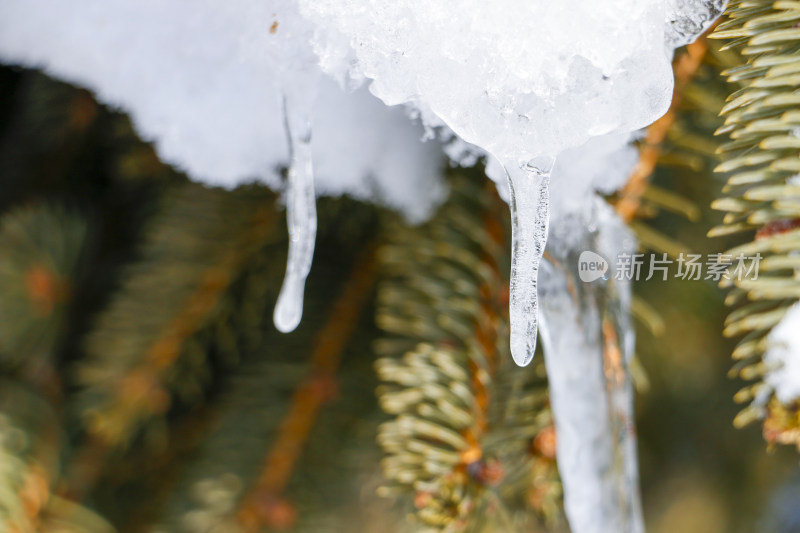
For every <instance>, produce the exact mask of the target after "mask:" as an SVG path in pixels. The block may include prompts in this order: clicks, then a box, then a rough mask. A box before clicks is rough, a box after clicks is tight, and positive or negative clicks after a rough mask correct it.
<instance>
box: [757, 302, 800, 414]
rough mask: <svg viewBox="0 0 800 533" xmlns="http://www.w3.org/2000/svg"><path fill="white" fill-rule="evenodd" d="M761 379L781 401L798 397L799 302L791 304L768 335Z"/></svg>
mask: <svg viewBox="0 0 800 533" xmlns="http://www.w3.org/2000/svg"><path fill="white" fill-rule="evenodd" d="M767 343H768V348H767V351H766V353H765V354H764V363H765V364H766V365H767V367H768V369H769V371H768V372H767V374H766V376H765V377H764V381H766V383H767V384H768V385H770V386H771V387H772V388H773V389H774V390H775V396H776V397H777V398H778V400H780V401H781V402H783V403H785V404H790V403H792V402H794V401H796V400H798V399H800V303H796V304H794V305H793V306H792V307H791V309H789V311H788V312H787V313H786V315H785V316H784V317H783V319H781V321H780V322H779V323H778V325H777V326H775V327H774V328H772V331H771V332H770V333H769V336H768V337H767Z"/></svg>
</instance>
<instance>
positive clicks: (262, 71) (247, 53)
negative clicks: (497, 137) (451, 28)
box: [0, 0, 445, 221]
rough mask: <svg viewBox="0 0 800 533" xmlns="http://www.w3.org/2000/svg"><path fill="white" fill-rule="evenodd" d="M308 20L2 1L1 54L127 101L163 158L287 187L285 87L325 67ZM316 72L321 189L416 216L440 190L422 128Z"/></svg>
mask: <svg viewBox="0 0 800 533" xmlns="http://www.w3.org/2000/svg"><path fill="white" fill-rule="evenodd" d="M275 23H277V26H275V31H274V33H272V32H271V31H270V29H271V28H272V27H273V24H275ZM309 31H310V29H309V25H308V24H305V23H304V21H303V20H302V19H301V18H300V17H299V16H298V15H297V8H296V5H295V4H294V2H290V1H286V0H281V1H276V0H270V1H269V2H262V1H258V0H227V1H225V2H217V1H212V0H169V1H168V2H164V1H162V0H2V1H0V61H2V62H5V63H11V64H21V65H25V66H31V67H39V68H42V69H44V70H45V71H46V72H47V73H48V74H50V75H53V76H56V77H58V78H61V79H64V80H66V81H69V82H72V83H76V84H78V85H82V86H84V87H87V88H89V89H91V90H93V91H94V92H95V93H96V95H97V97H98V99H100V100H101V101H102V102H104V103H107V104H110V105H112V106H118V107H121V108H123V109H124V110H125V111H128V112H130V113H131V116H132V118H133V122H134V125H135V126H136V128H137V130H138V131H139V133H140V134H141V135H142V136H143V137H144V138H145V139H148V140H151V141H153V142H154V143H155V146H156V149H157V151H158V153H159V155H160V156H161V158H162V159H164V160H165V161H167V162H169V163H172V164H174V165H176V166H177V167H179V168H181V169H183V170H185V171H186V172H187V173H188V174H189V175H190V176H191V177H192V178H193V179H195V180H199V181H203V182H205V183H208V184H211V185H222V186H226V187H233V186H235V185H237V184H239V183H242V182H247V181H253V180H259V181H262V182H264V183H266V184H267V185H269V186H271V187H273V188H280V187H282V184H281V177H280V172H279V170H280V168H281V167H285V166H287V165H288V164H289V147H288V144H287V139H286V132H285V129H284V120H283V113H282V97H283V92H284V91H283V85H284V84H286V83H295V81H296V80H298V79H299V80H300V81H303V76H311V77H314V76H315V74H316V75H318V74H319V73H320V71H319V69H318V68H317V67H316V66H315V64H314V61H315V60H314V56H313V55H312V52H311V48H310V44H309V43H308V42H307V39H308V37H307V35H308V33H307V32H309ZM309 62H310V63H309ZM298 67H302V68H300V69H299V70H300V72H299V73H295V72H293V70H292V69H294V68H298ZM304 69H308V70H304ZM315 69H316V71H317V73H315V72H314V70H315ZM292 73H294V75H295V77H294V78H292ZM317 79H318V82H317V87H316V93H317V96H316V105H315V106H314V112H313V115H312V129H313V132H314V133H313V139H312V151H313V159H314V168H315V172H316V175H315V181H316V189H317V192H318V194H323V195H340V194H349V195H352V196H354V197H356V198H361V199H372V200H374V201H377V202H379V203H383V204H385V205H388V206H390V207H392V208H395V209H398V210H400V211H402V212H403V213H405V214H406V215H407V216H408V217H409V218H410V219H412V220H416V221H418V220H421V219H423V218H425V217H426V216H427V215H428V213H429V212H430V209H431V207H433V206H434V205H436V204H437V203H438V202H439V201H440V200H441V199H442V197H443V196H444V193H445V189H444V187H443V186H442V183H441V178H440V174H441V172H440V169H441V165H442V162H443V159H442V153H441V147H440V146H439V144H438V143H436V142H427V143H422V142H420V138H421V137H422V136H423V134H424V131H423V129H422V127H420V126H419V124H417V123H414V122H412V121H410V120H408V117H407V112H406V111H405V110H404V109H403V108H401V107H387V106H385V105H384V104H382V103H381V102H380V100H378V99H377V98H375V97H374V96H372V95H371V94H369V92H368V91H367V90H366V88H363V89H359V90H356V91H345V90H343V89H341V88H340V87H339V86H338V85H337V84H336V82H334V81H333V80H331V79H329V78H328V77H327V76H321V77H317ZM287 80H289V81H288V82H287ZM295 90H296V85H292V92H294V91H295Z"/></svg>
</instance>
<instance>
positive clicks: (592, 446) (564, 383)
mask: <svg viewBox="0 0 800 533" xmlns="http://www.w3.org/2000/svg"><path fill="white" fill-rule="evenodd" d="M586 211H589V212H582V213H578V214H573V215H572V216H568V217H563V218H561V219H559V221H558V223H557V225H554V231H553V234H552V235H551V237H550V246H549V247H548V260H547V261H545V262H544V263H543V266H542V269H541V274H540V290H541V295H542V306H541V313H542V317H541V326H542V328H541V334H542V344H543V346H544V351H545V364H546V367H547V376H548V382H549V385H550V401H551V405H552V408H553V414H554V418H555V423H556V434H557V435H558V439H557V443H556V452H557V458H558V468H559V472H560V474H561V479H562V482H563V484H564V498H565V500H564V507H565V510H566V513H567V518H568V520H569V524H570V529H571V531H572V532H573V533H642V532H643V531H644V525H643V522H642V516H641V503H640V497H639V488H638V466H637V462H636V436H635V430H634V425H633V424H634V420H633V390H632V386H631V382H630V379H629V373H628V371H627V364H628V360H629V357H630V355H631V350H632V346H633V333H632V329H631V326H630V319H629V311H630V309H629V307H630V286H629V284H627V282H624V281H619V280H615V279H613V277H612V278H611V279H609V280H607V281H605V280H601V279H598V280H596V281H592V282H589V283H584V282H582V281H581V280H580V279H579V277H578V275H577V266H578V257H579V255H580V253H581V252H582V251H584V250H591V251H594V252H599V253H600V254H601V255H603V256H604V257H605V258H607V259H611V258H612V257H615V256H616V255H617V254H618V253H619V252H620V251H621V250H620V247H625V246H628V245H629V244H631V243H632V242H633V238H632V237H631V235H630V233H629V231H628V230H627V228H625V226H624V224H622V222H621V221H619V219H618V218H616V216H615V215H614V213H613V212H611V209H610V208H609V207H608V206H607V205H606V204H604V203H602V201H598V202H597V203H596V204H595V205H594V208H593V209H587V210H586ZM589 228H592V229H589ZM612 276H613V274H612Z"/></svg>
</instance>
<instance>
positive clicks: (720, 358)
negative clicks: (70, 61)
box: [0, 41, 800, 533]
mask: <svg viewBox="0 0 800 533" xmlns="http://www.w3.org/2000/svg"><path fill="white" fill-rule="evenodd" d="M705 43H706V42H705V41H703V49H702V50H699V51H698V50H697V49H694V50H690V51H689V52H686V51H682V52H680V53H679V55H678V58H677V59H676V75H677V78H678V92H677V95H678V96H677V97H676V100H675V102H674V105H673V108H672V110H671V112H670V114H669V116H668V118H667V119H665V120H664V121H659V123H656V125H654V126H653V127H651V129H650V130H649V131H648V134H647V135H646V136H645V137H644V138H643V140H642V141H641V145H642V161H641V162H640V167H638V168H637V171H636V172H635V174H636V175H635V176H633V177H632V180H631V183H630V184H629V187H627V188H626V190H624V191H623V192H622V193H620V194H618V195H616V196H615V197H614V198H611V199H610V201H612V202H613V203H615V205H616V206H617V208H618V210H619V211H620V213H621V214H623V216H625V217H626V218H627V219H629V221H630V222H631V224H632V226H633V227H634V229H635V230H636V231H637V234H638V235H639V237H640V239H641V240H642V242H643V245H644V247H645V248H648V249H651V250H654V251H657V252H661V251H664V252H668V253H670V254H673V255H675V254H677V253H679V252H680V251H683V250H691V251H693V252H695V253H703V254H707V253H713V252H720V251H722V250H724V249H726V248H729V247H731V246H733V245H734V244H737V243H738V242H741V238H738V237H736V236H727V237H725V238H722V239H715V240H710V239H708V238H707V237H706V232H707V231H708V229H709V228H711V227H712V226H714V225H715V224H718V223H719V221H720V219H721V216H720V215H719V214H717V213H715V212H714V211H712V210H711V209H710V208H708V207H707V206H709V205H710V203H711V201H712V200H713V199H714V198H716V197H717V196H719V191H720V189H721V186H722V182H721V181H720V179H719V178H718V177H715V176H714V175H713V173H712V170H713V168H714V167H715V166H716V165H717V164H718V162H719V161H718V156H717V155H716V147H717V145H718V142H717V140H715V139H714V138H713V132H714V131H715V130H716V129H717V128H718V127H719V125H720V124H721V119H720V118H719V117H718V112H719V110H720V109H721V108H722V106H723V105H724V102H725V98H726V97H727V95H728V93H729V92H730V90H729V88H728V87H726V85H725V83H724V80H723V79H722V78H721V76H720V72H721V71H722V70H723V69H724V68H727V67H729V66H730V62H731V61H736V58H735V57H731V56H730V55H728V56H726V55H725V52H722V51H720V49H719V46H718V45H713V44H712V45H711V48H710V49H709V50H706V48H705V46H706V44H705ZM693 54H694V55H693ZM682 62H683V63H682ZM680 65H683V66H682V67H680V68H679V66H680ZM681 69H683V70H681ZM448 180H449V183H450V187H451V196H450V199H449V200H448V201H447V202H446V203H445V204H444V205H443V206H442V207H441V208H440V209H439V211H438V212H437V213H436V214H435V215H434V218H433V219H432V220H431V221H430V222H429V223H426V224H423V225H422V226H418V227H409V226H408V225H406V224H405V223H404V222H403V221H402V220H400V219H399V218H398V217H397V216H396V215H394V214H392V213H388V212H385V211H383V210H381V209H380V208H376V207H374V206H371V205H366V204H362V203H359V202H356V201H354V200H351V199H348V198H337V199H325V198H323V199H320V201H319V217H320V223H319V228H320V231H319V235H318V238H317V252H316V257H315V260H314V266H313V268H312V271H311V275H310V277H309V283H308V290H307V297H306V303H305V316H304V318H303V322H302V323H301V325H300V327H299V328H298V329H297V331H295V332H293V333H291V334H288V335H283V334H280V333H278V332H277V331H275V329H274V327H273V326H272V323H271V320H270V317H271V314H272V306H273V305H274V301H275V299H276V297H277V291H278V289H279V285H280V282H281V279H282V276H283V270H284V266H285V260H286V244H287V237H286V227H285V222H284V219H283V207H282V206H281V204H280V200H279V198H278V196H276V194H275V193H273V192H271V191H269V190H268V189H266V188H264V187H262V186H260V185H258V184H257V183H256V180H255V179H254V180H253V183H252V184H250V185H245V186H241V187H239V188H237V189H235V190H223V189H215V188H208V187H204V186H202V185H199V184H195V183H192V182H190V181H189V180H188V179H187V178H186V176H185V175H183V174H182V173H181V172H180V170H179V169H174V168H171V167H169V166H167V165H165V164H163V163H162V162H160V161H159V159H158V158H157V156H156V155H155V152H154V151H153V148H152V147H151V146H150V145H149V144H148V143H146V142H144V141H143V140H141V139H139V138H138V137H137V136H136V134H135V133H134V131H133V129H132V126H131V123H130V121H129V119H128V117H126V116H125V115H124V114H122V113H120V112H118V111H115V110H113V109H108V108H107V107H104V106H102V105H99V104H98V103H97V102H96V101H95V100H94V99H93V97H92V95H91V94H90V93H89V92H87V91H85V90H83V89H79V88H75V87H72V86H69V85H66V84H63V83H60V82H57V81H54V80H51V79H49V78H47V77H45V76H44V75H42V74H41V73H38V72H36V71H30V70H20V69H15V68H0V190H2V191H3V194H2V195H0V374H1V379H0V531H2V532H6V531H8V532H14V533H17V532H19V533H23V532H25V533H27V532H33V531H46V532H55V531H58V532H106V531H119V532H140V531H157V532H186V533H190V532H191V533H194V532H197V533H200V532H209V533H210V532H219V533H222V532H224V533H228V532H231V533H237V532H256V531H274V530H288V531H308V532H325V531H332V532H333V531H337V532H338V531H341V532H373V531H374V532H378V531H381V532H386V531H398V532H404V531H437V530H442V529H444V530H450V531H460V530H466V531H504V532H505V531H513V530H518V531H543V532H544V531H553V532H558V531H565V527H566V526H565V523H564V520H563V517H562V516H561V515H562V511H561V509H560V484H559V481H558V476H557V472H556V469H555V460H554V448H553V446H554V444H553V443H554V439H555V438H557V436H555V435H554V431H553V426H552V420H551V418H550V414H549V408H548V405H547V385H546V376H545V375H544V371H543V366H542V365H541V357H538V361H537V363H535V364H534V365H532V366H530V367H528V368H526V369H519V368H516V367H514V365H513V364H512V362H511V358H510V356H509V353H508V347H507V346H506V345H505V344H504V342H505V341H506V339H507V315H506V313H507V297H508V295H507V278H506V276H507V271H508V264H507V262H508V256H509V254H508V240H509V233H508V227H507V220H506V219H507V208H506V206H505V205H504V204H503V203H502V202H501V201H500V200H499V199H498V198H497V197H496V196H495V193H494V192H493V191H492V188H491V187H490V186H489V185H490V183H489V182H488V180H486V179H485V178H484V177H483V176H482V171H481V169H480V168H475V169H466V170H458V171H456V170H451V171H449V177H448ZM737 239H739V240H738V241H737ZM635 291H636V295H637V304H636V313H635V314H636V316H637V318H639V321H638V324H637V335H638V337H637V338H638V341H637V365H636V366H635V368H636V369H637V370H636V374H635V376H634V377H635V381H636V382H637V385H638V388H639V394H638V399H637V406H636V409H637V424H638V431H639V439H640V440H639V448H640V460H641V470H642V489H643V493H644V494H643V500H644V503H645V513H646V520H647V523H648V528H649V531H651V532H652V533H675V532H680V533H695V532H696V533H729V532H731V533H738V532H763V533H791V532H795V533H796V532H798V531H800V476H798V469H797V464H798V456H797V454H796V450H793V449H791V448H789V447H775V446H771V447H769V449H768V447H767V445H766V444H765V443H764V441H763V439H762V437H761V434H760V431H759V430H758V429H757V427H756V426H750V427H748V428H747V429H744V430H741V431H740V430H735V429H734V427H733V424H732V422H733V420H734V417H735V416H736V413H737V411H738V410H739V407H737V406H736V404H735V403H734V402H733V401H732V397H733V396H734V394H735V393H736V391H737V390H739V389H740V388H741V387H742V385H743V383H741V382H738V381H737V380H736V379H729V378H728V377H727V374H728V370H729V368H730V353H731V351H732V350H733V348H734V344H733V343H732V342H731V341H730V340H728V339H725V338H724V337H723V336H722V334H721V332H722V330H723V327H724V326H723V324H724V320H725V315H726V313H727V310H726V308H725V305H724V293H723V291H722V290H720V289H719V288H718V287H717V286H716V284H715V283H713V282H712V281H707V280H706V281H684V280H676V279H674V278H670V279H669V281H666V282H664V281H660V280H657V279H653V280H651V281H640V282H638V283H637V284H636V286H635ZM376 391H377V394H376ZM387 496H388V498H387Z"/></svg>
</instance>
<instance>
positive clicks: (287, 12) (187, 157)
mask: <svg viewBox="0 0 800 533" xmlns="http://www.w3.org/2000/svg"><path fill="white" fill-rule="evenodd" d="M723 8H724V2H722V1H720V0H605V1H604V2H601V3H598V2H594V1H588V0H579V1H575V2H553V1H548V0H497V1H495V2H485V1H481V0H455V1H448V2H444V1H440V0H270V1H267V2H265V1H263V0H261V1H259V0H229V1H227V2H214V1H211V0H200V1H198V0H171V1H169V2H163V1H161V0H3V1H2V2H0V60H1V61H3V62H6V63H13V64H22V65H26V66H32V67H38V68H42V69H44V70H45V71H46V72H48V73H49V74H51V75H54V76H57V77H60V78H62V79H65V80H67V81H70V82H73V83H77V84H80V85H84V86H86V87H88V88H90V89H92V90H93V91H95V93H96V94H97V97H98V98H99V99H100V100H102V101H104V102H106V103H108V104H110V105H114V106H119V107H120V108H123V109H125V110H126V111H128V112H130V113H131V115H132V117H133V121H134V124H135V126H136V127H137V129H138V131H139V132H140V133H141V135H142V136H143V137H144V138H146V139H148V140H152V141H153V142H154V143H155V146H156V149H157V150H158V152H159V154H160V156H161V157H162V158H163V159H164V160H166V161H168V162H170V163H173V164H175V165H176V166H178V167H179V168H182V169H183V170H185V171H186V172H187V173H188V174H189V175H190V176H191V177H192V178H193V179H196V180H200V181H203V182H206V183H209V184H214V185H223V186H235V185H236V184H238V183H241V182H244V181H249V180H260V181H262V182H264V183H266V184H267V185H269V186H270V187H273V188H276V189H281V190H283V191H284V198H285V202H286V211H287V217H288V223H289V224H288V226H289V232H290V244H289V261H288V264H287V269H286V276H285V280H284V285H283V289H282V291H281V294H280V297H279V300H278V304H277V306H276V309H275V315H274V318H275V324H276V327H277V328H278V329H280V330H281V331H291V330H292V329H294V328H295V327H296V326H297V324H298V323H299V321H300V319H301V315H302V300H303V287H304V283H305V278H306V276H307V275H308V272H309V269H310V267H311V260H312V258H313V251H314V238H315V233H316V216H315V206H314V202H315V196H316V195H339V194H350V195H353V196H355V197H358V198H364V199H366V198H369V199H372V200H373V201H376V202H380V203H382V204H384V205H388V206H390V207H393V208H396V209H398V210H400V211H402V212H403V213H405V214H406V216H407V217H408V218H409V219H411V220H421V219H423V218H424V217H425V216H426V214H427V213H428V212H429V211H430V209H431V207H432V206H434V205H435V204H436V203H437V202H438V201H439V200H440V199H441V198H442V196H443V195H444V188H443V186H442V184H441V182H440V178H439V175H440V166H441V162H442V159H443V158H444V155H443V154H444V153H446V154H447V155H449V156H450V157H451V158H452V159H453V160H454V161H455V162H456V163H460V164H470V163H472V162H474V161H475V160H476V158H477V157H486V158H487V159H486V161H487V174H488V175H489V177H491V178H492V179H493V180H494V181H495V182H496V183H497V186H498V190H499V191H500V193H501V195H503V197H504V198H505V199H506V200H507V201H508V203H509V205H510V211H511V218H512V221H513V246H512V248H513V257H512V271H511V274H512V275H511V295H510V317H511V339H510V342H511V348H512V355H513V357H514V360H515V361H516V362H517V363H518V364H519V365H526V364H528V363H529V362H530V361H531V360H532V358H533V355H534V351H535V347H536V336H537V331H539V330H541V331H542V335H543V337H544V338H545V339H546V341H545V343H544V344H545V355H546V363H547V366H548V371H549V373H551V374H552V376H551V394H552V397H553V407H554V411H555V415H556V420H557V425H558V434H559V441H558V442H559V444H558V460H559V465H560V469H561V472H562V477H563V480H564V484H565V500H566V501H565V507H566V510H567V515H568V518H569V520H570V523H571V527H572V530H573V532H574V533H625V532H631V533H635V532H639V531H642V530H643V526H642V524H641V516H640V511H639V502H638V489H637V488H636V485H637V483H638V482H637V479H638V477H637V476H638V474H637V472H636V461H635V438H634V436H633V435H631V434H629V430H628V429H627V428H629V427H630V426H629V424H630V423H631V422H630V419H631V416H632V408H631V395H632V392H631V389H630V383H629V382H628V381H627V378H621V381H619V382H615V383H614V384H613V386H609V385H608V384H607V383H605V382H604V381H602V380H603V379H604V377H603V376H602V375H601V374H596V373H590V372H587V373H583V374H582V375H576V374H575V368H574V366H575V365H579V366H580V365H583V364H585V361H583V360H582V359H580V357H579V356H583V357H589V356H592V357H595V358H596V356H597V350H599V349H600V346H598V344H597V343H598V342H601V340H600V337H599V333H598V331H599V330H598V328H601V327H603V324H605V323H607V322H608V321H609V320H610V323H612V325H613V326H614V327H615V328H616V330H618V331H619V333H618V336H619V338H620V339H621V340H620V343H621V344H622V345H624V346H622V348H620V350H621V353H623V354H625V357H623V358H622V368H623V369H624V366H625V364H626V361H627V357H628V356H629V354H630V348H631V346H632V345H631V343H632V334H631V333H630V331H629V327H628V326H627V325H626V324H627V318H626V317H627V313H628V305H629V301H628V298H627V296H625V295H626V294H627V291H628V290H629V289H628V288H626V287H616V288H614V287H612V286H610V285H609V286H608V287H605V286H604V287H605V288H604V287H599V286H598V287H597V288H595V289H593V290H592V291H589V292H588V293H587V296H586V298H585V299H584V301H580V302H575V301H571V300H570V296H569V294H567V292H566V289H565V288H564V287H565V286H566V284H567V280H566V279H565V278H564V273H563V272H556V271H552V267H553V265H549V266H548V268H550V269H551V270H548V271H547V272H546V273H545V275H544V277H543V282H544V284H545V286H544V290H543V291H542V294H541V299H542V302H543V305H544V309H545V310H546V315H547V316H546V318H545V320H544V324H542V325H540V324H539V323H538V317H539V307H540V295H539V292H540V291H539V289H540V287H539V266H540V263H542V262H543V260H542V254H543V252H544V249H545V244H546V242H547V236H548V233H549V229H550V227H551V226H552V227H553V228H556V225H559V224H572V225H575V224H577V225H578V226H579V227H583V228H584V229H585V230H586V231H578V230H576V231H555V230H554V231H553V232H552V233H553V239H554V240H552V241H551V243H550V244H551V246H552V247H553V249H554V251H555V252H557V253H555V255H554V257H562V258H567V257H571V255H572V254H574V252H576V250H578V248H577V247H580V246H585V245H586V244H587V243H598V242H600V241H603V242H607V244H606V245H605V246H606V249H612V248H615V247H616V248H620V247H623V246H627V244H625V245H623V242H627V243H628V244H630V243H629V241H630V236H629V235H628V234H627V232H626V231H624V229H619V228H618V226H619V221H618V220H617V219H616V218H615V216H614V215H613V213H608V212H607V210H605V209H603V208H602V207H597V206H596V205H595V203H594V198H593V197H594V192H595V191H603V192H610V191H612V190H615V189H616V188H617V187H619V186H620V185H621V184H623V183H624V182H625V179H626V177H627V175H628V172H629V170H630V168H631V166H632V165H633V164H634V162H635V160H636V152H635V150H633V149H632V148H631V146H630V143H629V141H630V139H631V135H633V132H635V131H636V130H638V129H640V128H642V127H645V126H647V125H648V124H650V123H651V122H653V121H654V120H655V119H657V118H658V117H659V116H661V115H662V114H663V113H664V112H665V111H666V110H667V109H668V106H669V104H670V100H671V96H672V88H673V78H672V70H671V66H670V64H671V58H672V54H673V50H674V48H675V47H677V46H681V45H683V44H686V43H688V42H690V41H691V40H693V39H694V38H696V37H697V36H698V35H699V34H700V33H701V32H702V31H704V30H705V29H707V28H708V27H709V26H710V25H711V24H712V22H713V21H714V19H715V18H716V17H717V16H718V15H719V14H720V13H721V12H722V10H723ZM412 118H413V120H412ZM423 139H427V142H422V140H423ZM282 169H288V170H287V172H286V179H285V180H284V179H283V178H282ZM551 211H552V223H551V220H550V219H551ZM591 228H594V229H591ZM608 243H610V244H608ZM593 291H594V292H593ZM598 291H601V292H602V291H607V292H605V293H598ZM608 291H610V292H608ZM604 302H605V303H604ZM608 302H611V303H608ZM604 316H606V317H611V318H607V320H606V322H604V319H603V317H604ZM614 317H616V318H614ZM594 363H597V361H594ZM587 364H588V363H587ZM576 388H577V389H576ZM576 392H580V394H579V395H578V396H575V394H576ZM598 417H599V418H598ZM581 427H583V428H589V429H590V430H591V431H590V432H591V435H584V434H581V432H580V431H579V429H578V428H581ZM615 432H616V433H615ZM620 432H621V433H620ZM587 439H588V440H587ZM592 443H599V444H600V445H599V446H598V447H595V448H593V449H591V450H589V451H590V452H591V453H587V446H589V447H591V446H593V444H592Z"/></svg>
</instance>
